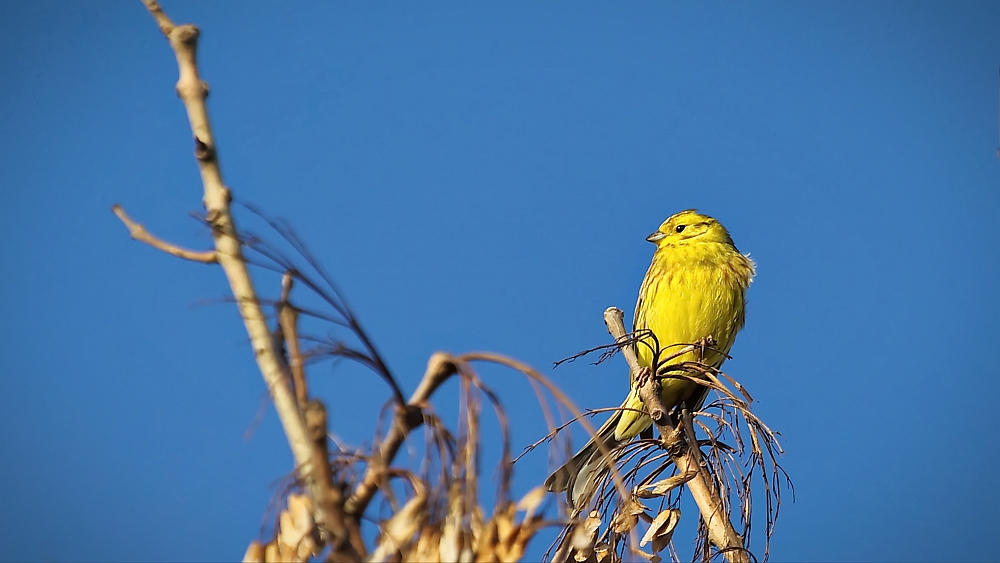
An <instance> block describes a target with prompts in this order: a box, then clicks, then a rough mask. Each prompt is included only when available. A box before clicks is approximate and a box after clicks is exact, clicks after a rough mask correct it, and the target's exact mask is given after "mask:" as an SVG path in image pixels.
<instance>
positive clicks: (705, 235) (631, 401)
mask: <svg viewBox="0 0 1000 563" xmlns="http://www.w3.org/2000/svg"><path fill="white" fill-rule="evenodd" d="M646 240H649V241H650V242H653V243H654V244H656V252H655V253H654V254H653V261H652V263H651V264H650V266H649V270H648V271H647V272H646V277H645V278H644V279H643V280H642V287H641V288H640V289H639V300H638V302H637V303H636V307H635V323H634V325H633V328H634V330H636V331H639V330H642V329H649V330H650V331H652V333H653V334H654V335H655V336H656V343H658V345H659V348H660V349H661V350H662V351H661V353H660V355H661V357H663V356H665V355H670V354H671V353H672V352H673V351H676V350H678V348H677V347H674V348H668V347H669V346H670V345H672V344H682V343H683V344H690V343H694V342H698V341H700V340H702V339H705V338H707V337H711V338H713V339H714V340H715V346H714V348H716V349H717V350H718V352H714V351H711V350H707V351H706V352H705V356H704V358H702V359H701V360H700V361H701V362H702V363H705V364H707V365H710V366H712V367H719V366H721V365H722V362H723V361H724V360H725V357H726V356H725V353H727V352H729V349H730V348H731V347H732V345H733V342H734V341H735V340H736V333H737V332H739V330H740V329H741V328H743V321H744V311H745V303H746V300H745V294H746V289H747V287H748V286H749V285H750V280H751V279H752V278H753V275H754V264H753V262H752V261H751V260H750V259H749V258H748V257H746V256H744V255H742V254H740V252H739V250H737V249H736V246H735V245H734V244H733V240H732V238H731V237H730V236H729V232H728V231H726V229H725V227H723V226H722V225H721V224H720V223H719V222H718V221H716V220H715V219H713V218H711V217H708V216H707V215H702V214H699V213H698V212H697V211H695V210H693V209H689V210H687V211H681V212H680V213H677V214H676V215H673V216H672V217H670V218H669V219H667V220H666V221H664V222H663V224H661V225H660V228H659V229H657V231H656V232H654V233H653V234H651V235H650V236H649V237H647V239H646ZM647 342H648V344H649V346H646V345H644V344H641V343H640V344H639V345H638V346H637V347H636V354H637V356H638V358H639V363H640V364H641V365H643V366H649V367H652V366H653V360H654V358H653V348H655V347H656V344H654V342H653V341H652V339H649V340H647ZM698 360H699V354H698V352H691V353H688V354H685V355H684V356H681V357H678V358H675V359H672V360H671V361H670V363H678V362H683V361H698ZM662 385H663V391H662V393H661V395H660V397H661V399H662V400H663V404H664V406H666V407H667V408H672V407H674V406H677V405H679V404H681V403H682V402H685V401H686V402H687V404H688V406H689V408H691V409H697V408H699V407H700V406H701V403H702V401H703V400H704V398H705V393H706V392H707V389H706V388H705V387H702V386H700V385H697V384H695V383H691V382H689V381H685V380H681V379H665V380H663V382H662ZM641 411H642V401H641V400H640V399H639V396H638V393H637V391H636V390H634V389H633V390H631V391H630V392H629V395H628V397H627V398H626V399H625V402H624V403H623V404H622V407H621V409H620V410H619V411H617V412H616V413H615V414H614V415H613V416H612V417H611V418H610V419H609V420H608V421H607V422H606V423H605V424H604V425H603V426H602V427H601V429H600V430H598V431H597V439H598V440H600V441H601V442H602V443H603V444H604V445H605V446H606V447H607V449H608V450H612V449H614V448H615V447H617V446H618V445H619V444H621V443H623V442H627V441H628V440H631V439H632V438H634V437H635V436H638V435H639V434H640V433H641V432H643V431H645V430H646V429H648V428H649V427H650V426H651V425H652V421H651V420H650V419H649V417H648V416H646V415H644V414H642V413H641ZM607 467H608V460H606V459H605V458H604V456H602V455H601V453H600V450H599V448H598V447H597V444H596V442H595V440H594V439H591V441H590V442H588V443H587V445H586V446H584V448H583V449H582V450H581V451H580V452H579V453H578V454H577V455H575V456H574V457H573V459H571V460H570V461H569V462H567V463H566V465H564V466H563V467H561V468H559V470H557V471H556V472H555V473H553V474H552V475H551V476H550V477H549V478H548V480H546V485H547V486H548V488H549V490H551V491H560V490H567V491H568V497H569V500H570V504H571V505H573V506H576V507H579V508H583V507H582V506H580V504H581V501H585V502H589V498H585V496H586V497H589V493H590V492H592V490H593V488H594V486H595V485H596V484H597V483H596V481H597V480H598V479H599V477H600V476H601V475H602V473H603V472H604V471H606V470H607Z"/></svg>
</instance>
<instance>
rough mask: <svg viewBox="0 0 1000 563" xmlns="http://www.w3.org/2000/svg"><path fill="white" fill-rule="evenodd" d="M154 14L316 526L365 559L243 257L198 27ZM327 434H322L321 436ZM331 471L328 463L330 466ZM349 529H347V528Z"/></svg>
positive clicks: (242, 307) (339, 549)
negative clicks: (337, 503) (336, 501)
mask: <svg viewBox="0 0 1000 563" xmlns="http://www.w3.org/2000/svg"><path fill="white" fill-rule="evenodd" d="M143 3H144V4H145V6H146V8H147V9H148V10H149V13H150V14H151V15H152V16H153V19H155V20H156V23H157V25H158V26H159V28H160V31H161V32H162V33H163V35H164V36H165V37H166V38H167V40H168V41H169V43H170V47H171V48H172V49H173V52H174V55H175V56H176V58H177V69H178V79H177V87H176V88H177V95H178V97H180V99H181V102H183V104H184V108H185V109H186V110H187V115H188V122H189V123H190V126H191V132H192V133H193V134H194V146H195V151H194V153H195V154H194V156H195V159H196V161H197V163H198V169H199V171H200V172H201V180H202V185H203V188H204V196H203V198H202V201H203V203H204V205H205V210H206V212H207V213H206V216H205V220H206V221H207V222H208V224H209V225H210V226H211V228H212V237H213V239H214V240H215V250H216V252H215V257H216V259H217V260H218V263H219V265H221V266H222V269H223V271H225V274H226V278H227V279H228V280H229V286H230V288H231V290H232V292H233V297H234V298H235V299H236V303H237V306H238V307H239V311H240V316H241V317H242V318H243V324H244V325H245V327H246V330H247V334H248V335H249V337H250V341H251V344H252V346H253V350H254V356H255V358H256V360H257V366H258V367H259V368H260V372H261V375H262V376H263V377H264V382H265V383H266V384H267V388H268V391H269V392H270V393H271V398H272V400H273V401H274V407H275V410H276V411H277V413H278V418H279V419H280V420H281V425H282V427H283V428H284V430H285V436H286V437H287V438H288V443H289V446H290V447H291V450H292V455H293V457H294V458H295V465H296V467H297V468H298V470H299V471H300V472H301V475H302V476H303V477H305V482H306V486H307V490H308V491H309V496H310V497H312V499H313V505H314V506H315V508H316V513H315V514H314V516H315V519H316V524H317V525H318V526H319V528H320V529H321V530H324V531H326V532H328V533H329V534H330V535H331V536H332V537H331V538H328V541H330V543H331V545H332V547H333V553H332V554H331V556H332V557H333V558H345V559H355V560H357V559H362V558H363V557H364V553H365V547H364V543H363V542H361V541H360V534H359V533H358V532H357V531H356V529H357V526H356V523H348V522H345V520H344V518H343V514H342V512H341V511H340V510H339V509H331V506H330V501H331V497H330V496H329V492H330V487H329V486H328V483H326V482H325V480H326V477H325V474H326V473H327V471H324V470H323V468H322V467H319V465H327V464H328V460H326V459H321V457H322V453H321V452H319V451H317V448H316V445H315V443H314V441H313V440H311V439H310V434H309V432H308V430H307V429H306V424H305V419H304V416H303V413H302V412H301V410H300V409H299V405H298V401H297V400H296V398H295V396H294V394H293V393H292V389H291V385H290V383H289V381H288V378H287V377H286V376H285V371H284V367H283V364H282V361H281V359H280V352H279V350H278V349H277V345H276V342H275V339H274V338H272V337H271V333H270V330H269V328H268V326H267V317H266V316H265V315H264V312H263V310H262V308H261V304H260V301H259V299H258V298H257V293H256V290H255V289H254V286H253V282H252V280H251V278H250V272H249V271H248V269H247V263H246V260H245V259H244V257H243V248H242V242H241V240H240V238H239V236H238V231H237V229H236V224H235V222H234V220H233V216H232V213H231V210H230V201H231V196H230V193H229V189H228V188H227V187H226V186H225V184H224V183H223V181H222V171H221V169H220V167H219V161H218V158H217V155H218V151H217V150H216V146H215V139H214V137H213V135H212V128H211V125H210V123H209V119H208V108H207V107H206V105H205V99H206V98H207V97H208V86H207V85H206V84H205V83H204V82H203V81H202V80H201V77H200V75H199V72H198V65H197V50H198V35H199V32H198V28H197V27H195V26H193V25H190V24H184V25H174V23H173V22H172V21H171V20H170V18H168V17H167V15H166V14H165V13H164V12H163V10H162V9H161V8H160V6H159V5H158V4H157V3H156V2H155V0H143ZM324 439H325V437H324ZM327 469H328V468H327ZM349 527H350V528H351V529H348V528H349Z"/></svg>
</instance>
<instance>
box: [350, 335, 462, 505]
mask: <svg viewBox="0 0 1000 563" xmlns="http://www.w3.org/2000/svg"><path fill="white" fill-rule="evenodd" d="M456 372H457V367H456V366H455V361H454V359H453V358H452V357H451V356H450V355H449V354H446V353H444V352H435V353H434V354H432V355H431V357H430V360H428V362H427V370H426V371H425V372H424V377H423V379H421V380H420V384H419V385H418V386H417V390H416V391H414V392H413V395H411V396H410V400H409V401H407V402H406V405H405V406H403V407H399V406H397V407H396V416H395V417H394V418H393V421H392V426H391V427H390V428H389V433H388V434H387V435H386V437H385V440H383V441H382V444H381V446H380V447H379V450H378V452H376V454H375V455H374V456H373V458H372V459H371V460H370V461H369V463H368V467H367V469H365V474H364V476H363V477H362V479H361V482H360V483H358V486H357V487H356V488H355V489H354V493H353V494H352V495H351V497H350V498H349V499H347V502H346V504H345V505H344V507H345V510H346V512H347V513H348V514H350V515H353V516H354V517H355V518H360V517H361V515H362V514H364V511H365V508H367V507H368V503H369V502H371V500H372V498H373V497H374V496H375V492H376V491H377V490H378V486H379V484H380V483H381V482H382V480H383V479H384V478H385V475H386V471H387V469H388V466H389V464H390V463H392V460H393V458H395V457H396V453H397V452H398V451H399V448H400V446H402V445H403V441H404V440H406V437H407V436H409V435H410V432H411V431H413V430H414V429H415V428H417V427H419V426H420V425H421V424H423V416H422V414H421V409H422V405H423V404H424V403H426V402H427V400H428V399H430V397H431V395H433V394H434V391H435V390H436V389H437V388H438V387H440V386H441V384H442V383H444V382H445V381H447V380H448V378H449V377H451V376H452V375H454V374H455V373H456Z"/></svg>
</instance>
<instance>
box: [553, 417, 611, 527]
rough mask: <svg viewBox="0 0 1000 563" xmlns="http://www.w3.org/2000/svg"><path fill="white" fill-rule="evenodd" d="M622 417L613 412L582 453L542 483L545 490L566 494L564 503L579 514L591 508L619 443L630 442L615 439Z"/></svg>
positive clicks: (578, 453)
mask: <svg viewBox="0 0 1000 563" xmlns="http://www.w3.org/2000/svg"><path fill="white" fill-rule="evenodd" d="M621 415H622V411H620V410H618V411H615V413H614V414H612V415H611V418H609V419H608V420H607V422H605V423H604V424H603V425H602V426H601V428H600V429H598V430H597V433H596V434H595V435H594V436H593V437H592V438H591V439H590V441H588V442H587V444H586V445H585V446H583V449H581V450H580V451H579V452H577V454H576V455H574V456H573V459H571V460H569V461H567V462H566V463H565V464H563V466H562V467H560V468H559V469H557V470H555V472H554V473H552V475H549V477H548V479H546V480H545V487H546V488H547V489H548V490H549V491H551V492H554V493H557V492H560V491H566V500H567V501H568V502H569V505H570V506H571V507H573V508H576V509H580V510H582V509H583V508H585V507H586V506H587V505H588V504H590V499H591V498H592V497H593V495H594V493H595V492H596V490H597V485H598V484H599V483H600V481H601V480H602V477H603V474H604V473H606V472H607V471H608V467H609V466H610V464H611V462H612V460H613V459H614V451H613V450H615V449H616V448H617V447H618V446H619V445H620V444H621V443H622V442H627V441H628V440H630V439H631V437H629V438H626V439H624V440H616V439H615V428H616V427H617V426H618V420H619V419H620V418H621ZM598 443H600V444H603V445H604V449H605V451H607V452H608V453H609V454H610V456H611V457H610V458H609V457H607V456H605V455H604V454H603V453H602V452H601V448H600V447H598Z"/></svg>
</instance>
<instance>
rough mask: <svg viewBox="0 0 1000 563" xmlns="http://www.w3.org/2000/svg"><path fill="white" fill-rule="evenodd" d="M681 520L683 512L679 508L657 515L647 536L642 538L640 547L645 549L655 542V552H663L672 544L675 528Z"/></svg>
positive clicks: (669, 509)
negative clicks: (647, 545) (648, 544)
mask: <svg viewBox="0 0 1000 563" xmlns="http://www.w3.org/2000/svg"><path fill="white" fill-rule="evenodd" d="M680 520H681V511H680V509H678V508H668V509H667V510H664V511H663V512H661V513H659V514H657V515H656V518H654V519H653V523H652V524H650V525H649V529H648V530H646V534H645V535H644V536H642V541H640V542H639V546H640V547H643V546H645V545H646V544H647V543H649V542H650V541H652V542H653V551H657V552H658V551H662V550H663V548H665V547H667V544H669V543H670V538H671V537H672V536H673V535H674V528H676V527H677V523H678V522H680Z"/></svg>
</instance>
